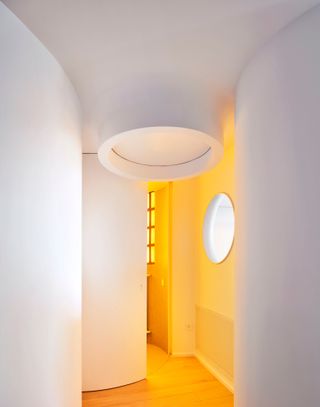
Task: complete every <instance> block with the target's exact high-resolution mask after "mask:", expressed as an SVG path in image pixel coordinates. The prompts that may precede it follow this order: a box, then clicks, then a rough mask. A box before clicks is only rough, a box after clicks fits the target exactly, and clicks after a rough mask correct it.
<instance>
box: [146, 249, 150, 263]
mask: <svg viewBox="0 0 320 407" xmlns="http://www.w3.org/2000/svg"><path fill="white" fill-rule="evenodd" d="M147 263H150V250H149V247H147Z"/></svg>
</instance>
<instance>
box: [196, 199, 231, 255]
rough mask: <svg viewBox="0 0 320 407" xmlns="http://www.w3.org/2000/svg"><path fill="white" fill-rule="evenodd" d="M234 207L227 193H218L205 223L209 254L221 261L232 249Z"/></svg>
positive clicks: (204, 233)
mask: <svg viewBox="0 0 320 407" xmlns="http://www.w3.org/2000/svg"><path fill="white" fill-rule="evenodd" d="M234 224H235V219H234V208H233V204H232V201H231V199H230V198H229V197H228V195H226V194H223V193H221V194H218V195H216V196H215V197H214V198H213V199H212V201H211V202H210V204H209V206H208V208H207V211H206V215H205V219H204V225H203V241H204V246H205V250H206V253H207V256H208V257H209V259H210V260H211V261H213V263H221V262H222V261H223V260H225V259H226V258H227V256H228V254H229V253H230V251H231V248H232V245H233V239H234Z"/></svg>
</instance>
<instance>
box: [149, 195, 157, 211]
mask: <svg viewBox="0 0 320 407" xmlns="http://www.w3.org/2000/svg"><path fill="white" fill-rule="evenodd" d="M155 206H156V193H155V192H150V207H151V208H155Z"/></svg>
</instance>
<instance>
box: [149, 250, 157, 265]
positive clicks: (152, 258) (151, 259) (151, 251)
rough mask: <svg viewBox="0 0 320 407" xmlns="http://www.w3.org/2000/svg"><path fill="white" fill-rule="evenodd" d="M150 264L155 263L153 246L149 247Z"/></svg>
mask: <svg viewBox="0 0 320 407" xmlns="http://www.w3.org/2000/svg"><path fill="white" fill-rule="evenodd" d="M150 249H151V250H150V257H151V258H150V263H154V262H155V259H156V250H155V249H156V248H155V247H154V246H151V247H150Z"/></svg>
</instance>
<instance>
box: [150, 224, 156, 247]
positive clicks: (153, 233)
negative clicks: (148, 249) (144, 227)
mask: <svg viewBox="0 0 320 407" xmlns="http://www.w3.org/2000/svg"><path fill="white" fill-rule="evenodd" d="M149 233H150V243H151V244H155V242H156V231H155V229H154V228H152V229H150V232H149Z"/></svg>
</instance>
